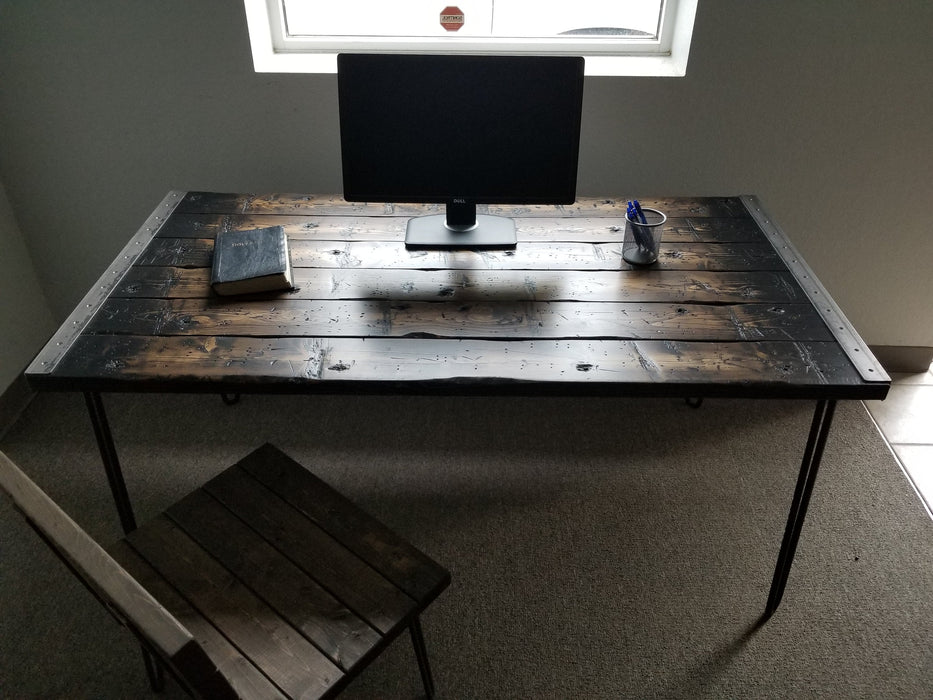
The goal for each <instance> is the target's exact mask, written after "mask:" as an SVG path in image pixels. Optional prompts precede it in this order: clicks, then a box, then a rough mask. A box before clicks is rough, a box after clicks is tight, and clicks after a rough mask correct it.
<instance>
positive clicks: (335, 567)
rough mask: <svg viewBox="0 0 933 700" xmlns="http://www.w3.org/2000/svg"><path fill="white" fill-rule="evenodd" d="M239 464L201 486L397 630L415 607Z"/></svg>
mask: <svg viewBox="0 0 933 700" xmlns="http://www.w3.org/2000/svg"><path fill="white" fill-rule="evenodd" d="M244 474H245V472H242V470H227V471H225V472H223V473H222V474H220V475H219V476H218V477H217V478H215V479H212V480H211V481H210V482H209V483H208V484H206V485H205V486H204V489H205V490H206V491H207V492H208V493H210V495H211V496H212V497H213V498H215V499H216V500H218V501H219V502H220V503H223V504H224V505H226V506H228V507H229V508H230V509H231V510H235V511H236V514H237V517H239V518H240V519H241V520H242V521H243V522H244V523H245V524H246V525H247V526H249V528H250V529H252V530H253V531H254V532H255V533H257V534H259V535H260V536H262V537H263V538H264V539H266V540H268V541H271V542H274V543H275V546H276V547H277V548H279V549H281V550H282V551H287V552H288V553H289V557H290V558H291V560H292V562H293V563H294V564H295V565H296V566H297V567H299V568H300V569H301V570H302V571H304V572H306V573H307V574H309V575H312V576H313V577H314V579H315V580H316V581H317V582H318V583H319V584H320V585H321V586H323V587H324V588H326V589H328V590H330V591H333V592H334V595H337V596H339V597H340V601H341V603H342V604H343V605H345V606H346V607H347V608H349V609H350V610H352V611H353V613H354V614H355V615H358V616H359V617H361V618H362V619H364V620H365V621H366V622H367V623H368V624H369V625H371V626H372V627H373V628H375V629H376V630H378V631H379V632H380V633H381V634H383V635H386V634H390V633H394V632H396V631H398V629H399V628H400V627H401V626H403V625H404V624H405V623H406V622H407V621H408V620H410V619H411V617H412V616H413V615H415V614H416V613H417V610H418V607H417V606H416V604H415V601H414V600H413V599H412V598H410V597H409V596H407V595H405V594H404V593H403V592H402V591H401V590H399V589H398V588H397V587H396V586H395V585H394V584H392V583H391V582H390V581H388V580H387V579H386V578H385V577H384V576H382V575H381V574H380V573H378V572H377V571H375V570H374V569H373V568H371V567H370V566H369V565H368V564H367V563H366V562H364V561H363V560H362V559H360V558H359V557H357V556H356V555H355V554H353V553H352V552H351V551H349V550H348V549H346V548H345V547H344V546H343V545H342V544H341V543H340V542H338V541H337V540H335V539H333V538H332V537H331V536H330V535H329V534H328V533H327V532H325V531H324V530H323V529H322V528H321V527H320V526H319V525H317V524H316V523H314V522H313V521H312V520H311V519H309V518H307V517H306V516H305V515H304V514H302V513H300V512H298V511H297V510H295V509H293V508H288V507H286V506H285V504H284V503H283V502H282V500H281V498H280V497H279V496H278V495H276V494H273V493H272V492H270V491H269V490H268V489H267V488H264V487H261V486H260V485H259V484H258V483H257V482H256V480H255V479H252V478H246V479H244V478H243V476H244Z"/></svg>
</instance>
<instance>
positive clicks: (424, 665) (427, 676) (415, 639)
mask: <svg viewBox="0 0 933 700" xmlns="http://www.w3.org/2000/svg"><path fill="white" fill-rule="evenodd" d="M408 630H409V631H410V632H411V643H412V646H414V647H415V657H416V658H417V659H418V670H419V671H421V682H422V684H423V685H424V693H425V696H426V697H428V698H433V697H434V679H433V678H432V677H431V665H430V664H429V663H428V649H427V647H426V646H425V644H424V635H423V634H422V632H421V620H420V619H419V618H417V617H416V618H415V619H414V621H413V622H412V623H411V625H410V626H409V627H408Z"/></svg>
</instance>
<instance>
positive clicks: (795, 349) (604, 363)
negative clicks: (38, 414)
mask: <svg viewBox="0 0 933 700" xmlns="http://www.w3.org/2000/svg"><path fill="white" fill-rule="evenodd" d="M84 378H87V384H85V379H84ZM36 381H39V378H36ZM356 382H359V383H363V384H365V385H366V390H367V391H380V390H388V391H393V392H399V393H405V392H406V391H408V392H414V393H419V392H421V391H424V390H425V389H426V387H424V386H422V385H421V384H422V383H424V382H428V383H436V384H437V385H438V387H446V389H445V391H448V392H450V391H454V390H460V391H467V390H470V391H469V392H468V393H491V394H499V393H517V394H524V393H528V392H529V391H533V390H534V387H533V386H532V385H533V384H535V383H540V384H541V386H542V390H543V391H551V392H553V393H611V394H620V395H628V394H643V393H649V394H656V395H663V396H691V395H693V396H695V395H697V392H698V391H700V390H703V391H706V392H707V395H714V394H716V395H732V396H760V395H762V394H764V395H769V396H776V397H797V398H819V397H821V396H828V395H832V396H837V397H839V396H847V395H848V394H849V391H848V390H849V389H850V388H851V389H852V392H851V394H852V396H851V397H852V398H859V397H865V396H868V397H869V398H883V396H884V394H885V393H886V391H887V388H886V386H885V385H883V384H879V385H878V387H877V390H876V391H875V392H874V393H872V392H870V391H868V389H867V388H866V387H865V386H864V383H863V382H862V380H861V378H860V377H859V375H858V373H857V372H856V371H855V369H854V367H853V366H852V364H851V362H850V361H849V360H848V358H847V357H846V356H845V354H844V353H843V352H842V350H841V349H840V348H839V346H838V344H837V343H835V342H819V343H793V342H775V341H758V342H742V343H734V342H730V343H707V342H691V341H683V342H670V341H650V340H642V341H637V342H634V341H612V340H592V339H583V340H540V341H522V342H514V343H508V344H503V343H500V342H497V341H483V340H470V341H467V340H427V339H379V338H369V339H366V340H360V339H352V338H243V337H229V338H216V337H208V336H188V337H185V336H176V337H165V338H148V337H138V336H85V337H82V338H81V339H80V340H79V341H78V343H76V346H75V348H74V350H73V352H71V353H69V355H68V356H67V357H66V358H65V360H64V361H63V362H62V364H60V365H59V367H58V368H56V370H55V373H54V377H53V378H52V386H51V387H50V388H53V389H75V390H82V389H84V388H86V386H88V385H93V386H96V387H97V388H98V389H101V390H120V389H121V388H126V387H127V386H128V387H130V388H133V389H135V390H145V389H147V388H148V389H150V390H164V391H172V390H174V391H214V392H216V391H227V390H239V391H250V390H253V391H262V390H266V391H296V392H314V391H340V390H341V388H340V387H341V385H345V384H347V385H352V384H354V383H356ZM407 383H410V384H412V386H410V387H406V386H405V384H407ZM124 385H126V386H124ZM471 385H472V387H471ZM380 387H384V389H380Z"/></svg>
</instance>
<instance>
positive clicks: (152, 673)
mask: <svg viewBox="0 0 933 700" xmlns="http://www.w3.org/2000/svg"><path fill="white" fill-rule="evenodd" d="M142 651H143V663H144V664H145V665H146V675H147V676H148V677H149V685H150V686H151V687H152V689H153V690H154V691H155V692H157V693H161V692H162V691H163V690H165V673H164V671H163V669H162V662H161V661H159V659H158V657H157V656H156V655H155V654H153V653H152V652H151V651H149V650H148V649H147V648H146V647H145V646H143V647H142Z"/></svg>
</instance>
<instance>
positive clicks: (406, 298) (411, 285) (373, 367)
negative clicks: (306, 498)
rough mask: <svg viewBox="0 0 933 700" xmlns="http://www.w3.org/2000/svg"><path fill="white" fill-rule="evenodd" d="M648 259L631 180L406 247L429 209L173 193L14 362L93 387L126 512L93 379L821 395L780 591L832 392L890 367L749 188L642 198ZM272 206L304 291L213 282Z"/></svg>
mask: <svg viewBox="0 0 933 700" xmlns="http://www.w3.org/2000/svg"><path fill="white" fill-rule="evenodd" d="M642 203H643V204H644V205H645V206H651V207H654V208H657V209H660V210H662V211H664V212H666V213H667V215H668V222H667V224H666V225H665V227H664V232H663V240H662V249H661V256H660V260H659V262H658V263H657V264H655V265H653V266H651V267H649V268H645V269H636V268H633V267H632V266H631V265H629V264H628V263H626V262H624V261H623V260H622V257H621V238H622V231H621V227H622V226H623V225H624V219H623V217H624V213H625V204H626V200H625V199H580V200H579V201H577V202H576V203H575V204H574V205H572V206H560V207H548V206H534V207H523V208H506V207H488V208H481V210H482V211H485V212H487V213H493V214H503V215H507V216H512V217H514V218H515V219H516V223H517V229H518V238H519V245H518V247H517V249H516V250H514V251H495V252H484V253H477V252H467V251H454V252H442V251H407V250H406V249H405V247H404V243H403V241H404V231H405V223H406V221H407V219H408V218H409V217H410V216H413V215H418V214H423V213H436V212H437V211H438V209H437V208H436V207H424V206H413V205H383V204H378V205H376V204H373V205H360V204H348V203H346V202H344V201H343V200H342V199H341V198H340V197H326V196H298V195H269V196H253V195H236V194H210V193H199V192H189V193H184V192H170V193H169V194H168V195H167V196H166V198H165V199H164V200H163V202H162V203H161V204H160V205H159V206H158V207H157V208H156V210H155V212H153V214H152V216H151V217H150V218H149V219H148V220H147V221H146V222H145V223H144V225H143V226H142V227H141V228H140V230H139V231H138V232H137V234H136V235H135V236H134V237H133V239H132V240H131V241H130V242H129V244H128V245H127V246H126V248H125V249H124V251H123V252H122V253H121V254H120V255H118V256H117V259H116V260H115V261H114V263H113V265H112V266H111V267H110V269H108V270H107V271H106V272H105V273H104V275H103V276H102V277H101V280H100V281H99V282H98V284H97V285H95V287H94V288H93V289H92V290H91V292H89V294H88V295H87V297H86V298H85V299H84V300H83V301H82V302H81V304H79V306H78V308H77V309H76V310H75V312H74V313H73V314H72V316H71V317H70V318H69V319H68V320H67V321H66V322H65V324H64V325H63V326H62V328H61V329H60V330H59V331H58V333H56V335H55V336H54V337H53V338H52V339H51V340H50V341H49V343H48V344H47V345H46V347H45V348H44V349H43V350H42V351H41V352H40V354H39V355H38V356H37V357H36V359H35V361H34V362H33V363H32V365H31V366H30V367H29V369H28V370H27V377H28V379H29V381H30V382H31V383H32V384H33V386H35V387H36V388H37V389H40V390H63V391H81V392H84V393H85V396H86V399H87V403H88V408H89V410H90V413H91V418H92V423H93V425H94V428H95V432H96V435H97V437H98V441H99V444H100V446H101V454H102V457H103V460H104V464H105V467H106V468H107V471H108V475H109V476H110V480H111V487H112V489H113V491H114V496H115V499H116V502H117V507H118V510H119V512H120V517H121V522H122V523H123V526H124V528H125V529H127V530H131V529H133V528H134V527H135V520H134V517H133V513H132V507H131V505H130V502H129V499H128V497H127V495H126V489H125V486H124V485H123V478H122V475H121V473H120V466H119V462H118V460H117V455H116V451H115V449H114V447H113V443H112V440H111V438H110V432H109V428H108V426H107V421H106V415H105V413H104V408H103V403H102V401H101V398H100V392H103V391H183V392H216V393H223V394H238V393H241V392H266V393H270V392H300V393H316V392H331V393H332V392H355V393H373V392H386V393H427V392H437V393H443V394H451V393H456V394H541V395H565V394H574V395H644V396H681V397H684V398H689V399H699V398H702V397H706V396H723V397H756V398H762V397H768V398H800V399H814V400H816V402H817V405H816V411H815V413H814V420H813V425H812V429H811V432H810V436H809V439H808V441H807V446H806V449H805V454H804V459H803V462H802V465H801V471H800V477H799V483H798V488H797V492H796V493H795V496H794V499H793V505H792V508H791V513H790V516H789V518H788V524H787V529H786V534H785V539H784V543H783V545H782V548H781V554H780V557H779V561H778V565H777V567H776V571H775V579H774V583H773V585H772V590H771V598H770V600H769V603H768V610H767V614H770V613H771V612H773V610H774V609H775V608H776V607H777V604H778V603H779V602H780V597H781V594H782V592H783V588H784V583H785V582H786V578H787V573H788V572H789V570H790V565H791V561H792V559H793V553H794V550H795V547H796V542H797V538H798V537H799V534H800V528H801V526H802V524H803V518H804V515H805V512H806V506H807V502H808V500H809V495H810V490H811V489H812V486H813V481H814V479H815V476H816V470H817V468H818V466H819V461H820V456H821V453H822V450H823V445H824V444H825V440H826V436H827V435H828V432H829V427H830V422H831V419H832V412H833V409H834V407H835V402H836V401H837V400H840V399H880V398H884V396H885V395H886V393H887V391H888V387H889V384H890V380H889V378H888V376H887V375H886V374H885V372H884V370H883V369H882V368H881V366H880V365H879V364H878V363H877V361H876V360H875V358H874V357H873V356H872V355H871V353H870V351H869V350H868V348H867V347H866V345H865V344H864V342H863V341H862V340H861V338H860V337H859V336H858V334H857V333H856V332H855V330H854V329H853V328H852V326H851V325H850V324H849V322H848V321H847V320H846V318H845V316H844V315H843V313H842V312H841V310H840V309H839V308H838V306H837V305H836V304H835V303H834V302H833V300H832V298H831V297H830V296H829V294H828V293H827V292H826V290H825V289H824V288H823V287H822V285H821V284H820V283H819V281H818V280H817V279H816V277H815V276H814V275H813V273H812V271H811V270H810V269H809V267H808V266H807V265H806V263H805V262H804V261H803V259H802V258H801V257H800V255H799V254H798V253H797V251H796V250H795V249H794V247H793V245H792V244H791V243H790V242H789V240H788V239H787V238H786V236H784V234H783V233H782V232H781V230H780V229H779V228H778V227H777V225H776V224H775V223H774V222H773V221H772V220H771V219H770V217H769V216H768V215H767V214H766V213H765V212H764V211H763V209H762V207H761V204H760V203H759V202H758V200H757V199H756V198H755V197H751V196H745V197H716V198H692V199H658V200H643V202H642ZM273 224H282V225H283V226H284V227H285V230H286V232H287V234H288V237H289V245H290V248H291V256H292V265H293V267H294V268H295V277H296V284H297V287H298V288H297V289H296V290H295V291H293V292H291V293H283V294H272V295H264V296H259V297H252V298H249V299H246V298H222V297H217V296H215V295H213V294H212V293H211V291H210V287H209V284H208V275H209V267H210V261H211V253H212V247H213V238H214V235H215V234H216V232H217V231H220V230H223V229H240V228H254V227H259V226H268V225H273Z"/></svg>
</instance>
